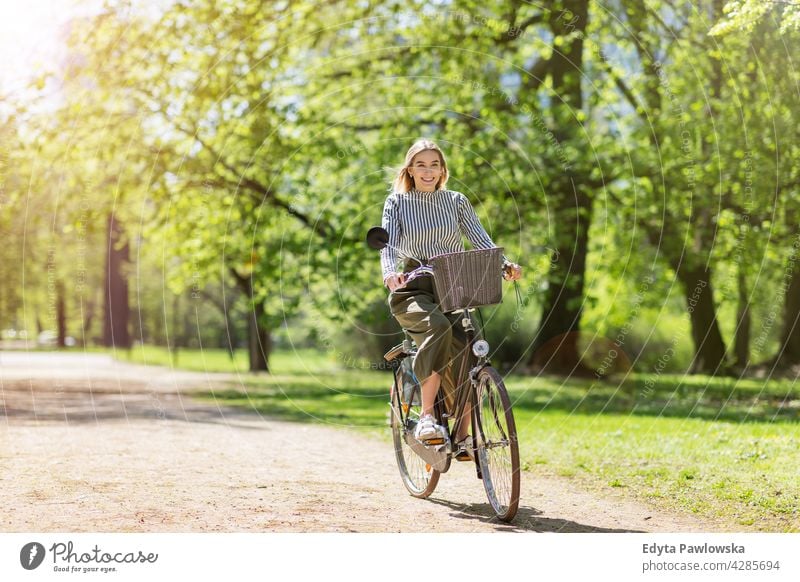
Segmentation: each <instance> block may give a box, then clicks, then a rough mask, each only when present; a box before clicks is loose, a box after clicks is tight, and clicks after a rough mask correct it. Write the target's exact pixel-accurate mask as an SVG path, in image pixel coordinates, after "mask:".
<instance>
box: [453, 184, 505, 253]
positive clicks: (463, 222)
mask: <svg viewBox="0 0 800 582" xmlns="http://www.w3.org/2000/svg"><path fill="white" fill-rule="evenodd" d="M458 227H459V228H460V229H461V232H462V233H463V234H464V236H466V237H467V239H469V242H471V243H472V246H473V247H475V248H476V249H493V248H495V247H496V246H497V245H496V244H494V242H492V239H491V237H490V236H489V235H488V234H487V232H486V230H485V229H484V228H483V226H482V225H481V221H480V220H479V219H478V215H477V214H475V210H474V209H473V208H472V204H470V203H469V199H467V197H466V196H464V195H463V194H462V193H461V192H459V193H458Z"/></svg>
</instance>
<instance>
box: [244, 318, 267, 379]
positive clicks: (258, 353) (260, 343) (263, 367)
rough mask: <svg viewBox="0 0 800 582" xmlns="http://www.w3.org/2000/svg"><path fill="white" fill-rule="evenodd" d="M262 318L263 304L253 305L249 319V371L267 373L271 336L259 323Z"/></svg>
mask: <svg viewBox="0 0 800 582" xmlns="http://www.w3.org/2000/svg"><path fill="white" fill-rule="evenodd" d="M263 318H264V304H263V303H255V304H254V305H253V311H252V312H251V314H250V318H249V325H248V328H249V331H250V371H251V372H261V371H266V372H269V354H270V351H272V335H271V334H270V332H269V330H268V329H267V328H266V327H264V326H263V325H262V324H261V323H260V322H261V321H263Z"/></svg>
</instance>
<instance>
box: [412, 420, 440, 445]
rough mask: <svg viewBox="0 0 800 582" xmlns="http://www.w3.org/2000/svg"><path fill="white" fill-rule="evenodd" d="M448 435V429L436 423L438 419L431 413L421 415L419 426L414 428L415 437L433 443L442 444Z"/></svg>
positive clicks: (426, 442)
mask: <svg viewBox="0 0 800 582" xmlns="http://www.w3.org/2000/svg"><path fill="white" fill-rule="evenodd" d="M446 437H447V431H446V430H445V429H444V427H443V426H441V425H439V424H436V420H435V419H434V418H433V416H431V415H430V414H426V415H425V416H422V417H420V419H419V422H418V423H417V428H416V429H415V430H414V438H415V439H417V440H418V441H419V442H421V443H424V444H431V445H440V444H442V443H443V442H444V441H445V439H446Z"/></svg>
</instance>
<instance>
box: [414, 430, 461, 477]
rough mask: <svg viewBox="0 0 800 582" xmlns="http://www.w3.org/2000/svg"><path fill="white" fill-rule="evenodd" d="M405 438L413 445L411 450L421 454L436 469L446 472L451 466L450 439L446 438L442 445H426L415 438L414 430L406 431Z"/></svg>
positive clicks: (451, 447) (451, 448)
mask: <svg viewBox="0 0 800 582" xmlns="http://www.w3.org/2000/svg"><path fill="white" fill-rule="evenodd" d="M403 438H404V439H406V444H407V445H408V446H409V447H411V450H412V451H414V452H415V453H416V454H417V455H419V456H420V457H421V458H422V460H423V461H425V462H426V463H428V464H429V465H430V466H431V467H432V468H433V469H434V470H436V471H439V472H440V473H446V472H447V470H448V469H449V468H450V454H451V452H452V450H453V445H452V443H451V442H450V439H447V440H445V441H444V443H442V444H441V445H431V446H428V447H426V446H425V445H423V444H422V443H421V442H419V441H418V440H417V439H415V438H414V431H413V430H408V431H405V433H404V434H403Z"/></svg>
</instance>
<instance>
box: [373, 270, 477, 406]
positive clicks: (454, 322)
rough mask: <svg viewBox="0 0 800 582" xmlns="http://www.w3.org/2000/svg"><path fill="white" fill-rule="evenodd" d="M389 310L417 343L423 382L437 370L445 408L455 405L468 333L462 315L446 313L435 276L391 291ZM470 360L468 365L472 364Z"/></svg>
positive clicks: (417, 371) (417, 368)
mask: <svg viewBox="0 0 800 582" xmlns="http://www.w3.org/2000/svg"><path fill="white" fill-rule="evenodd" d="M388 303H389V309H390V311H391V312H392V316H394V318H395V320H397V323H399V324H400V326H401V327H402V328H403V329H405V330H406V331H407V332H408V334H409V335H410V336H411V338H412V339H413V340H414V343H416V344H417V355H416V357H415V358H414V365H413V370H414V374H415V375H416V376H417V379H418V380H419V381H420V383H422V382H424V381H425V379H427V378H428V376H430V375H431V373H433V372H438V373H439V375H440V376H441V378H442V388H443V389H444V397H445V408H446V409H447V411H448V412H450V413H453V412H454V408H455V393H456V386H455V381H456V378H459V377H460V372H461V368H460V366H461V362H462V360H463V355H464V350H465V348H466V344H467V335H466V332H465V331H464V328H463V326H462V325H461V315H460V314H445V313H442V311H441V309H440V308H439V305H438V304H437V303H436V299H435V297H434V294H433V278H432V277H419V278H418V279H414V280H413V281H411V282H410V283H408V284H407V285H406V286H405V287H401V288H400V289H397V290H396V291H393V292H392V293H390V294H389V300H388ZM470 363H471V362H470V359H468V360H467V365H468V366H469V365H470Z"/></svg>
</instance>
